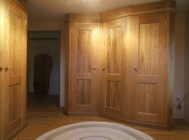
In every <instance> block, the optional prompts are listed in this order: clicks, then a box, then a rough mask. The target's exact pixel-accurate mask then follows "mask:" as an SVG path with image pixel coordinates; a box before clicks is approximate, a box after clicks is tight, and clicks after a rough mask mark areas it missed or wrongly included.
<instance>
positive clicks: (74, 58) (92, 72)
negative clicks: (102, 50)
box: [67, 22, 98, 114]
mask: <svg viewBox="0 0 189 140" xmlns="http://www.w3.org/2000/svg"><path fill="white" fill-rule="evenodd" d="M68 25H69V30H70V32H68V34H69V38H70V40H69V44H68V46H67V47H68V48H67V50H69V53H70V54H69V58H68V57H67V59H68V61H69V62H67V63H69V64H68V65H70V67H69V68H68V70H67V73H68V71H69V77H68V81H70V85H69V88H70V89H68V93H67V94H68V96H69V97H68V98H69V103H67V104H69V107H68V109H67V112H68V114H70V113H72V114H73V113H74V112H77V113H79V112H80V114H81V113H82V112H83V111H84V112H86V111H85V110H86V109H85V105H90V109H87V110H88V111H87V112H88V113H93V114H94V113H95V112H96V111H97V109H96V108H97V103H96V100H97V99H96V98H97V95H96V94H97V83H96V82H97V70H96V69H97V68H98V65H97V59H98V58H97V50H98V44H97V43H98V42H97V36H98V23H87V22H71V23H68ZM70 50H71V51H70ZM82 108H83V109H82Z"/></svg>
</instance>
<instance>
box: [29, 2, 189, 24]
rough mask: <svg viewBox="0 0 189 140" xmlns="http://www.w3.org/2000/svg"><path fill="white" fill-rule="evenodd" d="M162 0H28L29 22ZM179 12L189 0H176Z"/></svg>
mask: <svg viewBox="0 0 189 140" xmlns="http://www.w3.org/2000/svg"><path fill="white" fill-rule="evenodd" d="M156 1H161V0H28V8H29V10H30V12H29V14H28V18H29V22H37V21H51V22H52V21H58V22H60V21H64V17H65V15H66V14H68V13H102V12H106V11H110V10H114V9H118V8H121V7H126V6H129V5H135V4H143V3H149V2H156ZM176 2H177V9H178V10H179V12H186V11H187V10H189V0H176Z"/></svg>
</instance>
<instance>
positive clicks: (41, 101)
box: [13, 94, 189, 140]
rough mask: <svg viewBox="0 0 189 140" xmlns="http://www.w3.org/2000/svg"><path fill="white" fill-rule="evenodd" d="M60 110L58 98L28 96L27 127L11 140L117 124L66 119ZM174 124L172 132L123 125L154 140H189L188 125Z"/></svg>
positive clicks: (89, 118)
mask: <svg viewBox="0 0 189 140" xmlns="http://www.w3.org/2000/svg"><path fill="white" fill-rule="evenodd" d="M62 110H63V109H62V108H59V107H58V96H42V95H38V96H36V94H30V99H29V101H28V113H27V116H28V119H27V120H28V126H27V127H26V128H25V129H24V130H23V131H22V132H20V133H19V134H18V135H17V136H16V137H15V138H14V139H13V140H35V139H36V138H37V137H39V136H41V135H42V134H44V133H46V132H48V131H50V130H53V129H55V128H58V127H61V126H64V125H68V124H73V123H78V122H86V121H105V122H115V123H119V122H116V121H112V120H109V119H105V118H100V117H68V116H65V115H63V113H62V112H63V111H62ZM119 124H122V123H119ZM174 124H175V129H174V130H172V131H166V130H160V129H152V128H146V127H139V126H134V125H127V124H123V125H126V126H129V127H132V128H135V129H137V130H140V131H142V132H144V133H146V134H148V135H150V136H151V137H153V138H154V139H155V140H189V125H188V124H187V123H185V122H184V121H183V120H174Z"/></svg>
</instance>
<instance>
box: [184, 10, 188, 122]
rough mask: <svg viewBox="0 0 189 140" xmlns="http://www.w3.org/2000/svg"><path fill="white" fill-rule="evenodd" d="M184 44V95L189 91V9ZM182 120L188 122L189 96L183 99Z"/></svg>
mask: <svg viewBox="0 0 189 140" xmlns="http://www.w3.org/2000/svg"><path fill="white" fill-rule="evenodd" d="M185 25H186V26H185V27H186V29H185V31H186V36H185V40H186V42H185V43H186V44H185V76H184V91H185V95H186V94H187V93H189V11H188V12H186V22H185ZM184 120H185V121H186V122H188V123H189V96H188V97H187V98H186V99H185V101H184Z"/></svg>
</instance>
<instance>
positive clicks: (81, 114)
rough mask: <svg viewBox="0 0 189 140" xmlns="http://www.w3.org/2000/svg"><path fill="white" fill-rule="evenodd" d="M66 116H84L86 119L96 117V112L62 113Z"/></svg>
mask: <svg viewBox="0 0 189 140" xmlns="http://www.w3.org/2000/svg"><path fill="white" fill-rule="evenodd" d="M64 114H65V115H67V116H86V117H98V113H97V112H67V111H64Z"/></svg>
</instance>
